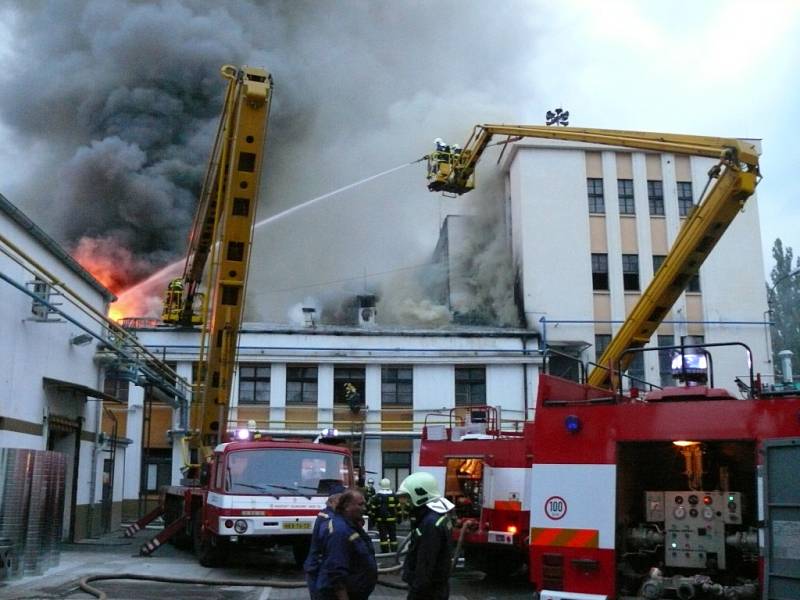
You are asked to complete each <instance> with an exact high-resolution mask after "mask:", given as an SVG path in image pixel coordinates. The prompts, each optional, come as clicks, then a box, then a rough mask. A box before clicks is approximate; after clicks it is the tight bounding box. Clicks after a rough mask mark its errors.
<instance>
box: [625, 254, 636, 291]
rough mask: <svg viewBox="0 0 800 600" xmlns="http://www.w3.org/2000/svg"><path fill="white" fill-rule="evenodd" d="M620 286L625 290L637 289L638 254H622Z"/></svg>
mask: <svg viewBox="0 0 800 600" xmlns="http://www.w3.org/2000/svg"><path fill="white" fill-rule="evenodd" d="M622 287H623V289H624V290H625V291H628V292H633V291H638V290H639V255H638V254H623V255H622Z"/></svg>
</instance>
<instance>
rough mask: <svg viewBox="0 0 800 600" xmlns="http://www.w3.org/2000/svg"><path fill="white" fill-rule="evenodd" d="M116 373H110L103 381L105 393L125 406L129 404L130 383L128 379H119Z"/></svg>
mask: <svg viewBox="0 0 800 600" xmlns="http://www.w3.org/2000/svg"><path fill="white" fill-rule="evenodd" d="M115 375H116V374H115V373H109V374H107V375H106V378H105V380H103V392H104V393H106V394H108V395H109V396H114V397H115V398H116V399H117V400H119V401H120V402H122V403H123V404H127V403H128V391H129V389H130V383H129V382H128V380H127V379H119V378H118V377H116V376H115Z"/></svg>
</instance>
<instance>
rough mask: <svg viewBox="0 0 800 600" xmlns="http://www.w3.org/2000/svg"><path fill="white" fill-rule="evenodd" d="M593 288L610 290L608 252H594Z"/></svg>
mask: <svg viewBox="0 0 800 600" xmlns="http://www.w3.org/2000/svg"><path fill="white" fill-rule="evenodd" d="M592 289H593V290H608V254H592Z"/></svg>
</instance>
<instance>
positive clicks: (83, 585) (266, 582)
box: [78, 521, 477, 600]
mask: <svg viewBox="0 0 800 600" xmlns="http://www.w3.org/2000/svg"><path fill="white" fill-rule="evenodd" d="M474 527H477V522H474V521H472V522H467V523H465V524H464V526H462V527H461V534H460V535H459V537H458V543H457V544H456V548H455V551H454V552H453V560H452V564H451V567H450V573H451V575H452V572H453V570H454V569H455V566H456V564H457V563H458V557H459V555H460V554H461V550H462V546H463V544H464V536H465V535H466V533H467V529H469V528H474ZM410 540H411V536H410V535H407V536H406V537H405V539H404V540H403V543H402V544H400V546H399V547H398V549H397V551H396V552H387V553H383V554H376V555H375V558H392V557H393V558H394V559H395V561H397V564H396V565H392V566H391V567H381V568H379V569H378V575H385V574H387V573H395V572H397V571H399V570H400V569H402V568H403V563H402V561H401V557H402V556H403V555H404V554H405V553H406V550H405V547H406V546H407V545H408V543H409V541H410ZM112 579H130V580H134V581H152V582H156V583H184V584H192V585H208V586H228V587H254V586H260V587H275V588H288V589H299V588H304V587H306V585H307V584H306V582H305V581H286V580H281V579H253V580H245V579H215V580H209V579H195V578H191V577H162V576H159V575H141V574H138V573H109V574H106V575H102V574H97V575H87V576H86V577H82V578H81V579H80V581H79V582H78V587H80V589H81V590H83V591H84V592H86V593H88V594H91V595H92V596H94V597H95V598H99V599H100V600H108V595H107V594H106V593H105V592H104V591H102V590H100V589H98V588H96V587H93V586H91V585H89V584H90V582H93V581H109V580H112ZM378 585H382V586H384V587H390V588H394V589H399V590H405V589H408V586H407V585H406V584H405V583H400V582H395V581H386V580H384V579H380V578H379V579H378Z"/></svg>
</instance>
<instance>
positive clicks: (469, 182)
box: [428, 125, 760, 387]
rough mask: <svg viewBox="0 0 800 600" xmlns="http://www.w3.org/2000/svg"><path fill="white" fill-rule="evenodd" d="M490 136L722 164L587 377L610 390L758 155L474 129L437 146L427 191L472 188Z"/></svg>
mask: <svg viewBox="0 0 800 600" xmlns="http://www.w3.org/2000/svg"><path fill="white" fill-rule="evenodd" d="M495 135H505V136H508V140H507V141H516V140H519V139H522V138H526V137H532V138H546V139H555V140H564V141H573V142H587V143H593V144H602V145H607V146H621V147H625V148H633V149H637V150H651V151H654V152H668V153H674V154H692V155H696V156H705V157H710V158H718V159H719V160H720V162H719V164H718V165H716V166H715V167H714V168H713V169H712V170H711V172H710V173H709V176H710V177H712V178H713V179H714V180H715V181H714V183H713V185H712V186H711V187H710V189H709V191H708V193H707V194H706V197H705V199H704V200H701V202H700V204H699V205H698V206H697V207H696V208H695V210H694V211H692V213H691V214H690V215H689V217H688V218H687V220H686V222H685V223H684V225H683V227H682V228H681V230H680V232H679V233H678V236H677V238H676V240H675V242H674V243H673V245H672V248H671V249H670V251H669V254H668V255H667V257H666V258H665V260H664V263H663V264H662V265H661V267H660V268H659V270H658V272H657V273H656V274H655V276H654V277H653V280H652V281H651V282H650V285H648V287H647V289H646V290H645V291H644V293H643V294H642V295H641V297H640V298H639V300H638V302H637V303H636V304H635V305H634V307H633V309H632V310H631V312H630V314H629V315H628V317H627V319H626V320H625V323H624V324H623V326H622V327H621V328H620V330H619V331H618V332H617V334H616V335H615V336H614V338H613V339H612V340H611V343H610V344H609V345H608V347H607V348H606V350H605V352H604V353H603V355H602V356H601V357H600V358H599V360H598V364H599V365H601V366H600V367H597V368H595V369H594V370H593V371H592V373H591V374H590V375H589V383H590V384H591V385H594V386H597V387H611V383H612V379H613V377H612V374H613V372H614V370H615V369H617V368H619V369H620V370H622V371H624V370H625V369H626V368H627V367H628V365H629V364H630V362H631V361H632V360H633V355H632V354H631V353H626V351H627V350H632V349H635V348H641V347H643V346H644V345H645V344H647V343H648V342H649V341H650V338H651V336H652V335H653V333H655V331H656V329H657V328H658V326H659V325H660V324H661V322H662V321H663V320H664V318H665V317H666V315H667V313H668V312H669V311H670V309H671V308H672V306H673V305H674V304H675V301H676V300H677V299H678V297H679V296H680V295H681V293H683V291H684V289H685V288H686V285H687V283H688V281H689V279H690V278H691V277H692V276H693V275H694V274H695V273H697V271H698V269H699V268H700V265H702V264H703V262H704V261H705V259H706V258H707V257H708V255H709V253H710V252H711V250H712V249H713V248H714V246H715V245H716V243H717V242H718V241H719V239H720V238H721V237H722V234H723V233H724V232H725V230H726V229H727V228H728V226H729V225H730V224H731V222H732V221H733V219H734V218H735V217H736V215H737V214H738V213H739V211H740V210H741V208H742V207H743V205H744V203H745V201H746V200H747V198H749V197H750V196H751V195H752V194H753V192H754V191H755V188H756V185H757V184H758V181H759V179H760V174H759V168H758V152H757V150H756V148H755V147H754V146H753V145H752V144H749V143H747V142H745V141H742V140H738V139H733V138H717V137H705V136H694V135H676V134H668V133H649V132H640V131H621V130H612V129H572V128H567V129H559V128H554V127H541V126H527V125H477V126H476V127H475V128H474V130H473V133H472V135H471V136H470V138H469V140H468V141H467V143H466V145H465V146H464V149H463V150H461V151H458V150H455V151H454V150H453V149H451V148H445V149H441V148H437V151H436V152H434V153H432V154H431V155H430V156H429V157H428V180H429V184H428V189H429V190H431V191H442V192H445V193H451V194H459V195H460V194H464V193H466V192H468V191H470V190H471V189H473V188H474V187H475V167H476V166H477V163H478V160H479V159H480V157H481V155H482V154H483V151H484V150H485V149H486V148H487V146H488V145H489V142H490V141H491V139H492V137H493V136H495Z"/></svg>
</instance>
